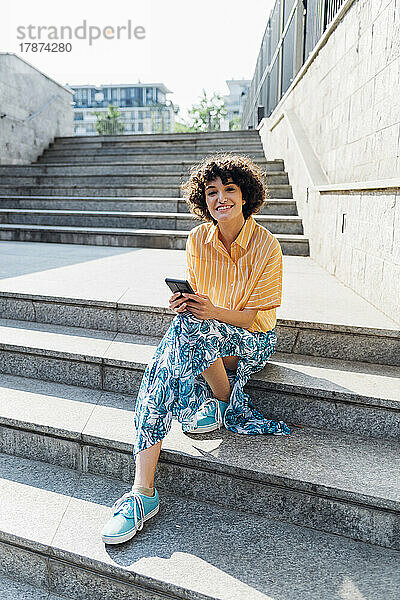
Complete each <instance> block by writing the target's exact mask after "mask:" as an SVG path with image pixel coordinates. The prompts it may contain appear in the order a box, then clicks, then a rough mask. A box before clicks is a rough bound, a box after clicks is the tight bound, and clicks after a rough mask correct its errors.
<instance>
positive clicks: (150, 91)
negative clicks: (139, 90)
mask: <svg viewBox="0 0 400 600" xmlns="http://www.w3.org/2000/svg"><path fill="white" fill-rule="evenodd" d="M154 102H155V98H154V96H153V88H146V104H154Z"/></svg>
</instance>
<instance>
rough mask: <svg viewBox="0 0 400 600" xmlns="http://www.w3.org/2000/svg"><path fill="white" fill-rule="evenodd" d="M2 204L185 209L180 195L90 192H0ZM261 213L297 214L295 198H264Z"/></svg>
mask: <svg viewBox="0 0 400 600" xmlns="http://www.w3.org/2000/svg"><path fill="white" fill-rule="evenodd" d="M0 206H1V207H2V208H21V209H22V208H25V209H41V210H44V209H48V208H49V209H58V210H107V211H126V210H134V211H143V212H144V211H146V212H147V211H148V212H165V213H170V212H178V213H189V207H188V205H187V204H186V202H185V201H184V200H183V199H182V198H151V197H142V198H140V197H131V198H129V197H128V198H118V199H115V198H110V197H107V196H106V197H103V198H102V197H97V198H93V197H92V196H88V197H81V196H77V197H75V198H72V197H68V196H67V197H65V196H6V195H4V194H3V195H1V196H0ZM259 214H262V215H288V216H297V208H296V202H295V201H294V200H293V199H286V198H268V200H267V201H266V202H265V203H264V205H263V206H262V207H261V209H260V213H259Z"/></svg>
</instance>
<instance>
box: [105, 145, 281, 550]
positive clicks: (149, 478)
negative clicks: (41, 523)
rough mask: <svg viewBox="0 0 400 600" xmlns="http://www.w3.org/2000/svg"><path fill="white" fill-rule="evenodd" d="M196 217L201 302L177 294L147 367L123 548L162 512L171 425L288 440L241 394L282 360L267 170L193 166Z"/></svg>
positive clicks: (228, 157)
mask: <svg viewBox="0 0 400 600" xmlns="http://www.w3.org/2000/svg"><path fill="white" fill-rule="evenodd" d="M182 189H183V191H184V194H185V198H186V201H187V203H188V204H189V207H190V210H191V212H192V213H193V214H195V215H196V216H197V217H199V218H201V219H202V220H205V221H206V223H203V224H201V225H199V226H198V227H195V228H194V229H193V230H192V231H191V232H190V233H189V236H188V241H187V245H186V257H187V277H188V280H189V282H190V284H191V286H192V288H193V290H194V291H195V294H184V297H181V296H180V294H179V293H177V294H173V295H172V296H171V298H170V301H169V306H170V308H171V309H172V310H173V311H175V312H176V313H177V315H176V316H175V317H174V319H173V321H172V323H171V325H170V327H169V329H168V331H167V333H166V334H165V336H164V338H163V339H162V341H161V343H160V344H159V346H158V348H157V350H156V352H155V354H154V356H153V358H152V360H151V361H150V363H149V365H148V366H147V367H146V370H145V373H144V375H143V379H142V382H141V386H140V389H139V393H138V398H137V402H136V408H135V427H136V440H135V446H134V456H135V457H136V471H135V481H134V484H133V486H132V490H131V491H130V492H128V493H126V494H124V496H122V498H120V499H119V500H117V501H116V503H115V504H114V506H113V514H112V517H111V518H110V520H109V521H108V523H107V524H106V526H105V527H104V529H103V534H102V538H103V541H104V542H106V543H109V544H118V543H121V542H124V541H126V540H128V539H130V538H131V537H133V536H134V535H135V533H136V532H137V531H138V530H140V529H142V527H143V523H144V521H147V520H148V519H150V518H151V517H152V516H154V515H155V514H156V513H157V512H158V509H159V498H158V493H157V490H156V489H155V488H154V475H155V470H156V466H157V462H158V458H159V454H160V450H161V443H162V439H163V438H164V437H165V436H166V434H167V433H168V431H169V429H170V427H171V420H172V418H176V419H178V420H179V421H180V422H181V423H182V428H183V430H184V431H185V432H190V433H193V434H197V433H202V432H204V431H212V430H213V429H217V428H219V427H221V426H222V425H224V426H225V427H226V428H227V429H229V430H230V431H233V432H235V433H243V434H248V435H256V434H264V433H271V434H273V435H288V434H290V429H289V428H288V427H287V425H286V424H285V423H284V422H283V421H278V422H275V421H269V420H267V419H265V418H264V417H263V416H262V415H261V414H260V413H259V412H257V411H256V410H255V409H254V406H253V404H252V402H251V400H250V397H249V396H248V395H247V394H245V393H244V391H243V388H244V385H245V383H246V382H247V381H248V379H249V377H250V375H251V374H252V373H255V372H256V371H259V370H260V369H262V368H263V367H264V366H265V364H266V362H267V361H268V358H269V357H270V356H271V355H272V354H273V353H274V352H275V344H276V334H275V332H274V331H273V329H274V327H275V325H276V307H278V306H280V304H281V292H282V251H281V248H280V245H279V242H278V240H277V239H276V238H275V237H274V236H273V235H272V234H271V233H270V232H269V231H268V230H267V229H265V228H264V227H262V226H261V225H258V224H257V223H256V221H255V220H254V219H253V217H252V215H253V213H256V212H258V210H259V209H260V207H261V206H262V204H263V202H264V198H265V195H266V190H265V187H264V183H263V173H262V171H261V169H260V168H259V167H258V166H257V165H256V164H255V163H253V162H252V161H251V160H250V159H249V158H247V157H245V156H238V155H232V154H217V155H214V156H211V157H209V158H207V159H205V160H204V161H202V162H201V163H200V164H199V165H196V166H194V167H192V169H191V172H190V178H189V180H188V181H187V182H186V183H185V184H184V185H183V186H182Z"/></svg>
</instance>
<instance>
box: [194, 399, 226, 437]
mask: <svg viewBox="0 0 400 600" xmlns="http://www.w3.org/2000/svg"><path fill="white" fill-rule="evenodd" d="M204 409H205V410H204ZM213 409H215V419H216V422H217V423H219V424H220V425H222V424H223V419H222V415H221V408H220V406H219V402H218V400H217V399H216V398H210V399H209V400H206V401H205V402H203V404H202V405H201V406H200V407H199V411H200V410H201V411H202V413H203V414H204V416H206V417H207V416H209V415H210V414H212V411H213ZM196 427H197V420H196V422H195V423H193V425H191V426H190V430H194V429H196Z"/></svg>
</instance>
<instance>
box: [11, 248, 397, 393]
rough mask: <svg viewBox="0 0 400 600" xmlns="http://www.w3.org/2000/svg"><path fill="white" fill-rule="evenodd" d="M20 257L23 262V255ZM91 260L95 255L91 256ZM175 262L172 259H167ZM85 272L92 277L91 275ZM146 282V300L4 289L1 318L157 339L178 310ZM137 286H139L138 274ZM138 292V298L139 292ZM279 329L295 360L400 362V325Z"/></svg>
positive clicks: (288, 323) (285, 325) (282, 348)
mask: <svg viewBox="0 0 400 600" xmlns="http://www.w3.org/2000/svg"><path fill="white" fill-rule="evenodd" d="M157 257H158V258H157V260H158V261H160V260H162V257H161V256H158V255H157ZM10 260H11V259H10ZM19 260H20V261H21V262H23V257H20V258H19ZM81 260H82V258H81ZM86 260H87V261H90V260H91V259H90V258H89V257H87V259H86ZM142 260H143V259H142ZM25 262H26V261H25ZM170 262H171V260H170V259H168V263H170ZM129 264H130V265H131V266H130V267H129V269H130V270H132V271H133V272H134V271H135V267H134V265H133V264H131V263H129ZM146 264H147V265H148V267H147V268H148V269H150V270H151V268H152V267H151V264H150V262H148V261H147V263H146ZM160 264H161V263H160ZM48 268H50V267H48ZM171 268H172V267H171ZM135 272H136V271H135ZM104 276H106V273H103V276H102V275H101V273H100V272H99V273H98V274H97V277H100V278H101V277H103V278H104ZM61 277H62V275H61ZM74 277H76V276H75V275H74ZM83 277H89V274H88V273H87V274H85V275H83ZM161 279H163V277H162V278H161ZM143 284H144V286H145V290H146V293H145V294H144V296H142V303H139V302H138V301H136V303H132V302H131V303H129V302H127V301H123V300H122V301H120V300H119V297H120V296H121V291H119V292H117V294H116V296H115V298H117V300H112V301H111V300H105V299H100V298H99V297H98V295H97V296H95V297H94V298H91V299H88V298H85V297H82V296H76V291H74V290H73V294H74V295H75V297H68V296H66V295H63V296H54V295H53V296H52V295H48V294H37V293H30V292H26V291H25V292H17V291H6V290H5V291H0V318H2V319H5V320H6V322H5V326H7V325H9V323H10V321H8V319H20V320H21V321H27V322H32V321H33V322H36V323H38V324H40V323H43V324H49V325H50V324H51V325H57V326H58V325H60V326H72V327H73V326H78V327H80V328H84V329H92V330H99V331H106V332H114V333H117V332H118V333H121V334H124V333H127V334H133V335H146V336H150V337H151V338H152V337H156V338H158V337H159V336H160V335H162V334H163V332H165V331H166V330H167V329H168V327H169V325H170V324H171V321H172V319H173V318H174V316H175V313H174V312H173V311H171V310H170V309H169V308H166V305H167V301H166V303H165V305H164V306H162V305H149V304H144V302H143V297H148V298H149V299H150V301H151V299H152V298H160V296H161V292H162V289H163V288H165V290H166V293H167V295H168V296H169V291H168V288H167V287H166V286H165V284H164V283H163V288H162V289H159V290H158V289H157V288H155V287H154V283H149V281H146V282H143ZM132 285H135V279H134V280H133V282H132ZM128 290H129V288H128ZM125 291H126V290H125ZM123 296H124V295H123ZM131 297H132V294H131ZM135 297H136V298H138V296H137V295H136V296H135ZM6 331H8V332H10V330H6ZM275 331H276V333H277V337H278V342H277V346H276V347H277V350H278V351H279V352H281V353H285V354H289V355H292V356H293V357H294V359H295V360H296V357H298V356H303V355H308V356H309V357H315V358H318V359H319V358H327V359H338V360H344V361H350V362H366V363H372V364H379V365H392V366H393V367H398V366H399V365H400V331H399V329H391V328H389V327H386V328H383V327H382V328H380V329H378V328H373V327H370V326H352V325H348V324H341V323H336V324H335V323H332V322H331V321H330V322H326V323H324V322H313V321H303V320H299V319H297V320H294V319H287V318H278V320H277V326H276V328H275ZM343 391H344V390H343Z"/></svg>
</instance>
